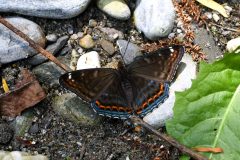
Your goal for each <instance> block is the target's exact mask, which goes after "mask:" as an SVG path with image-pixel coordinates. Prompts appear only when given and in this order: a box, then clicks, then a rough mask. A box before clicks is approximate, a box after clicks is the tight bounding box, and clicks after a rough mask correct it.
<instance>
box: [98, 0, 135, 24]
mask: <svg viewBox="0 0 240 160" xmlns="http://www.w3.org/2000/svg"><path fill="white" fill-rule="evenodd" d="M97 6H98V8H99V9H100V10H102V11H103V12H105V13H107V14H108V15H109V16H111V17H113V18H116V19H119V20H127V19H129V18H130V16H131V11H130V9H129V7H128V6H127V4H126V3H125V1H124V0H98V2H97Z"/></svg>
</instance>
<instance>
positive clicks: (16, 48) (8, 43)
mask: <svg viewBox="0 0 240 160" xmlns="http://www.w3.org/2000/svg"><path fill="white" fill-rule="evenodd" d="M7 2H8V1H6V3H7ZM2 4H4V3H0V6H1V5H2ZM0 8H1V7H0ZM0 10H1V9H0ZM6 20H7V21H8V22H10V23H11V24H13V25H14V26H15V27H16V28H18V29H20V30H21V31H22V32H24V33H25V34H26V35H28V36H29V37H30V38H31V39H32V40H33V41H35V42H36V43H38V44H39V45H40V46H41V47H44V46H45V43H46V38H45V35H44V33H43V31H42V29H41V28H40V26H38V25H37V24H36V23H34V22H32V21H30V20H27V19H25V18H21V17H8V18H6ZM35 54H37V52H36V51H35V50H34V49H33V48H31V47H30V46H29V44H28V43H27V42H25V41H24V40H22V39H21V38H19V37H18V36H17V35H16V34H15V33H13V32H12V31H10V30H9V29H7V28H6V27H4V26H3V25H2V24H0V57H1V58H0V64H6V63H10V62H13V61H17V60H21V59H25V58H27V57H29V56H33V55H35Z"/></svg>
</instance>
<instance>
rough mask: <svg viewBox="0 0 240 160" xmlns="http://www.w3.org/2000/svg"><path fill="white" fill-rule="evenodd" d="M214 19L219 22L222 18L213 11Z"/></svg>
mask: <svg viewBox="0 0 240 160" xmlns="http://www.w3.org/2000/svg"><path fill="white" fill-rule="evenodd" d="M213 20H214V21H215V22H218V21H219V20H220V17H219V15H217V14H216V13H213Z"/></svg>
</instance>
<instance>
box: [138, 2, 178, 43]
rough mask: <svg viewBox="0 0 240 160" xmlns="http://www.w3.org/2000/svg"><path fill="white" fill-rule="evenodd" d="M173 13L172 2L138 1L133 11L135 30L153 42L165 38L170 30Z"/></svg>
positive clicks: (172, 23)
mask: <svg viewBox="0 0 240 160" xmlns="http://www.w3.org/2000/svg"><path fill="white" fill-rule="evenodd" d="M174 20H175V11H174V6H173V3H172V0H138V1H137V7H136V10H135V11H134V21H135V25H136V27H137V29H138V30H139V31H140V32H143V33H144V35H145V36H146V37H147V38H149V39H151V40H155V39H158V38H160V37H166V36H167V35H168V34H169V33H170V32H171V30H172V28H173V25H174Z"/></svg>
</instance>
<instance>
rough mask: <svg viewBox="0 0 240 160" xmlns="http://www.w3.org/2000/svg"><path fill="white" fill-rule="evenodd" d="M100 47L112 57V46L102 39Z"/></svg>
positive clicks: (113, 50) (113, 49)
mask: <svg viewBox="0 0 240 160" xmlns="http://www.w3.org/2000/svg"><path fill="white" fill-rule="evenodd" d="M100 45H101V46H102V48H103V49H104V50H105V51H106V52H107V53H108V54H109V55H113V53H114V52H115V48H114V46H113V44H112V43H111V42H109V41H107V40H105V39H102V40H101V41H100Z"/></svg>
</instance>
